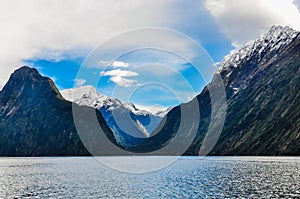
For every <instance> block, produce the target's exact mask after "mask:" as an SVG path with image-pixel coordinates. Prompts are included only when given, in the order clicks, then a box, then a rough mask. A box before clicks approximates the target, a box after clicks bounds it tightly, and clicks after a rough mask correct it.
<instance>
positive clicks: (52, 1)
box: [0, 0, 174, 88]
mask: <svg viewBox="0 0 300 199" xmlns="http://www.w3.org/2000/svg"><path fill="white" fill-rule="evenodd" d="M169 4H170V3H169V0H166V1H147V0H143V1H141V0H126V1H119V2H118V3H115V2H113V1H110V0H101V1H98V0H64V1H60V0H43V1H40V0H26V1H23V0H10V1H1V6H0V30H1V31H0V43H1V46H0V71H1V73H0V88H1V87H2V86H3V84H4V83H5V82H6V81H7V79H8V76H9V74H10V73H11V72H12V71H13V70H14V69H16V68H18V67H19V66H20V65H21V64H24V60H27V59H32V58H40V59H46V60H53V61H58V60H61V59H64V58H65V56H68V57H76V56H82V55H84V54H86V53H87V52H88V51H89V50H90V49H91V48H93V47H94V46H95V45H97V44H99V43H101V42H103V41H104V40H106V39H108V38H109V37H111V36H113V35H115V34H118V33H120V32H122V31H126V30H129V29H132V28H136V27H144V26H164V25H166V24H167V22H168V24H170V22H173V21H174V20H171V18H169V17H171V12H172V10H171V9H169V8H168V7H167V5H169ZM115 64H118V65H119V66H120V64H121V63H115ZM124 67H125V65H124Z"/></svg>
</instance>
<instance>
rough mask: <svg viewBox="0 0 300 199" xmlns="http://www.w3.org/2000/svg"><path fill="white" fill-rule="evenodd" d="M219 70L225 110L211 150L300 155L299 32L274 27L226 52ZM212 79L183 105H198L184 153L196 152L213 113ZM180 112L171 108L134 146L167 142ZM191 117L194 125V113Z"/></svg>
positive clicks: (143, 147)
mask: <svg viewBox="0 0 300 199" xmlns="http://www.w3.org/2000/svg"><path fill="white" fill-rule="evenodd" d="M217 73H218V74H220V75H221V77H222V79H223V83H224V86H225V90H226V98H227V111H226V114H227V115H226V121H225V125H224V128H223V130H222V133H221V136H220V138H219V140H218V142H217V144H216V145H215V146H214V147H213V149H212V151H211V152H210V155H299V154H300V95H299V89H300V34H299V32H297V31H295V30H293V29H291V28H289V27H281V26H273V27H272V28H271V29H270V30H269V31H268V32H267V33H266V34H263V35H261V37H259V38H258V39H257V40H255V41H252V42H250V43H248V44H246V45H245V47H243V48H242V49H240V50H238V51H236V52H234V53H232V54H231V55H229V56H227V57H226V58H225V59H224V60H223V62H222V63H221V64H220V68H219V70H218V71H217ZM214 82H215V81H214V79H213V80H212V82H211V83H210V84H209V85H208V86H206V87H205V88H204V89H203V91H202V92H201V93H200V94H199V95H198V96H197V97H196V98H195V99H194V100H192V102H189V103H187V104H184V105H181V106H187V107H191V106H192V105H191V103H194V102H195V101H197V103H198V104H199V107H200V117H201V118H200V122H199V127H198V130H197V135H196V137H195V139H194V141H193V143H192V145H191V146H190V147H189V149H188V150H187V151H186V152H185V154H186V155H199V151H200V148H201V146H202V143H203V139H204V137H205V135H206V132H207V130H208V126H209V123H210V117H211V99H210V94H209V89H208V87H214V86H218V85H215V83H214ZM181 115H182V113H181V111H180V106H178V107H175V108H174V109H173V110H171V111H170V112H169V113H168V114H167V115H166V117H165V119H164V120H165V121H166V125H164V126H163V127H162V130H161V131H159V132H158V133H157V134H156V135H155V136H153V137H151V138H150V139H148V140H147V141H146V142H145V143H144V144H142V145H141V146H139V147H137V148H136V151H147V150H148V149H156V150H157V149H159V148H161V147H163V146H166V145H168V144H170V143H171V142H172V141H173V140H174V139H173V138H174V137H175V136H176V134H177V130H178V127H179V124H180V120H181V119H182V118H181ZM189 120H190V121H191V127H192V124H193V117H191V118H190V119H189ZM184 139H185V138H184V137H182V143H178V145H181V144H183V143H184ZM169 152H170V151H169ZM169 154H170V155H176V154H173V153H172V152H171V153H169ZM200 155H201V152H200Z"/></svg>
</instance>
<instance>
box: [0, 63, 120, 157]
mask: <svg viewBox="0 0 300 199" xmlns="http://www.w3.org/2000/svg"><path fill="white" fill-rule="evenodd" d="M72 106H73V108H76V109H78V110H80V112H81V113H82V114H83V115H86V116H85V117H83V118H82V120H81V121H78V123H79V125H80V122H83V124H84V125H81V126H82V128H83V129H82V130H83V131H84V130H86V135H87V136H89V135H92V134H96V133H100V132H99V128H97V127H95V124H92V123H91V122H90V121H91V120H90V119H89V116H88V115H89V114H90V115H93V114H94V116H96V118H97V120H98V124H100V126H101V127H102V129H103V131H104V133H105V135H98V136H97V137H94V138H99V139H102V137H103V136H106V137H108V138H109V139H110V140H111V142H113V143H116V142H115V140H114V137H113V135H112V132H111V131H110V129H109V128H108V127H107V125H106V123H105V121H104V119H103V117H102V115H101V114H100V113H99V112H98V111H96V110H95V109H93V108H90V107H85V106H77V105H76V104H72V103H71V102H69V101H66V100H64V99H63V97H62V96H61V94H60V93H59V91H58V90H57V88H56V86H55V85H54V83H53V82H52V80H51V79H49V78H47V77H43V76H41V75H40V74H39V73H38V71H37V70H36V69H33V68H29V67H27V66H24V67H21V68H20V69H18V70H16V71H15V72H14V73H13V74H12V75H11V77H10V79H9V81H8V83H7V84H6V85H5V86H4V88H3V89H2V91H1V92H0V155H1V156H58V155H89V152H88V151H87V150H86V148H85V146H84V145H83V143H82V142H81V139H80V138H79V136H78V133H77V131H76V128H75V124H74V120H73V117H72ZM86 135H84V136H86ZM101 136H102V137H101ZM105 147H106V146H105V145H97V144H95V145H94V146H90V148H92V152H93V153H95V154H98V155H106V154H110V152H109V150H106V148H105Z"/></svg>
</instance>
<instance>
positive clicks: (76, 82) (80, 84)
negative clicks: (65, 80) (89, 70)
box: [75, 79, 86, 87]
mask: <svg viewBox="0 0 300 199" xmlns="http://www.w3.org/2000/svg"><path fill="white" fill-rule="evenodd" d="M85 83H86V80H85V79H75V84H76V86H77V87H78V86H82V85H83V84H85Z"/></svg>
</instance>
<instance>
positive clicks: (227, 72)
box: [217, 26, 300, 92]
mask: <svg viewBox="0 0 300 199" xmlns="http://www.w3.org/2000/svg"><path fill="white" fill-rule="evenodd" d="M299 35H300V33H299V32H298V31H296V30H294V29H292V28H290V27H288V26H272V27H271V28H270V29H269V30H268V31H267V32H265V33H263V34H262V35H261V36H260V37H259V38H258V39H256V40H253V41H250V42H248V43H247V44H245V46H244V47H242V48H241V49H240V50H235V51H233V52H231V53H230V54H229V55H227V56H226V57H225V58H224V59H223V61H222V63H221V64H220V67H219V69H218V71H217V73H218V74H221V76H222V78H223V80H224V83H225V85H226V86H227V85H230V87H231V88H232V89H233V90H234V91H235V92H237V91H238V90H239V89H240V88H244V87H245V86H247V82H248V80H249V77H252V76H253V75H254V73H256V71H257V70H258V69H259V68H260V66H262V65H263V64H264V63H266V62H268V61H270V60H272V59H276V57H277V55H278V54H280V53H281V52H283V51H284V50H285V49H287V47H288V46H290V45H291V44H292V43H293V41H294V40H295V39H296V38H297V37H298V36H299ZM237 77H238V78H237ZM234 79H239V81H238V82H237V81H235V80H234Z"/></svg>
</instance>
